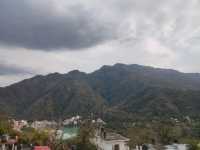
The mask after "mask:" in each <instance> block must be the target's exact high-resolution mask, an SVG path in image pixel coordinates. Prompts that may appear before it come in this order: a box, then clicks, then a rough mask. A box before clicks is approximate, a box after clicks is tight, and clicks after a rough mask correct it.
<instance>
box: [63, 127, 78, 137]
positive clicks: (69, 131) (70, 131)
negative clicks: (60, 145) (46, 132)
mask: <svg viewBox="0 0 200 150" xmlns="http://www.w3.org/2000/svg"><path fill="white" fill-rule="evenodd" d="M62 131H63V133H62V139H63V140H67V139H71V138H74V137H76V136H77V135H78V131H79V128H78V127H64V128H63V130H62Z"/></svg>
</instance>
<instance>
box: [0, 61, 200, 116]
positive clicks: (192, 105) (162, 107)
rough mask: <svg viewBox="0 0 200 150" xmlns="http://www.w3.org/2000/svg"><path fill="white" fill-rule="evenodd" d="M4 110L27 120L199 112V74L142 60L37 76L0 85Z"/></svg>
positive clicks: (172, 114) (174, 114) (192, 113)
mask: <svg viewBox="0 0 200 150" xmlns="http://www.w3.org/2000/svg"><path fill="white" fill-rule="evenodd" d="M0 108H1V109H0V112H1V113H6V114H8V115H9V116H12V117H15V118H22V119H31V120H34V119H38V120H40V119H58V118H65V117H69V116H73V115H77V114H79V115H81V116H89V115H91V114H93V115H96V116H101V117H103V118H104V117H107V118H119V119H121V118H130V119H134V118H153V117H161V118H162V117H172V116H176V117H181V116H191V117H199V114H200V74H198V73H182V72H179V71H176V70H172V69H160V68H154V67H149V66H141V65H137V64H132V65H125V64H115V65H113V66H103V67H101V68H100V69H99V70H96V71H94V72H92V73H84V72H80V71H78V70H74V71H71V72H68V73H67V74H60V73H52V74H49V75H46V76H43V75H37V76H35V77H33V78H30V79H26V80H23V81H21V82H19V83H16V84H13V85H10V86H7V87H1V88H0Z"/></svg>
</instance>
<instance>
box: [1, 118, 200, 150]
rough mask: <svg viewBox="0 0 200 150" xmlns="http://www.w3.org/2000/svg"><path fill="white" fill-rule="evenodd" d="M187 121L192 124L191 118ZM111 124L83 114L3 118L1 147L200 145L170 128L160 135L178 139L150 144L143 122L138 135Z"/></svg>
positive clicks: (168, 148)
mask: <svg viewBox="0 0 200 150" xmlns="http://www.w3.org/2000/svg"><path fill="white" fill-rule="evenodd" d="M4 119H5V118H4ZM187 119H188V120H187ZM170 120H171V123H174V124H176V126H177V127H178V126H180V125H181V124H183V122H181V121H179V120H178V119H177V118H170ZM185 121H187V123H191V120H190V119H189V117H186V120H185ZM123 125H124V124H123ZM109 126H110V125H109V124H108V123H107V122H105V121H104V120H103V119H101V118H96V119H94V118H93V119H91V118H83V117H81V116H79V115H77V116H74V117H71V118H67V119H64V120H62V121H61V120H59V121H48V120H40V121H28V120H15V119H8V120H1V121H0V150H86V149H88V150H193V147H195V146H196V147H200V143H198V142H195V140H194V141H193V142H192V141H191V143H190V142H186V143H184V142H183V143H182V142H181V143H180V142H179V141H178V140H179V139H175V137H174V136H175V135H170V134H172V133H170V132H174V131H170V130H169V128H163V129H160V131H159V132H160V134H163V135H160V136H161V137H160V138H162V140H163V141H164V140H169V139H170V138H171V139H173V138H174V139H173V140H174V141H168V143H167V141H166V143H165V142H159V143H158V141H156V140H157V139H151V142H149V143H148V140H147V138H148V136H149V135H142V134H152V133H150V131H147V132H144V130H147V129H146V128H145V127H143V128H141V127H140V126H143V125H141V122H134V123H132V128H135V130H133V131H134V132H135V133H133V134H135V135H131V134H125V133H124V132H121V131H120V130H116V129H114V128H112V126H110V127H109ZM149 126H150V125H149ZM127 128H130V127H128V126H127ZM142 130H143V131H142ZM176 130H179V128H176ZM133 131H131V130H130V132H133ZM143 132H144V133H143ZM175 134H180V133H178V132H177V133H175ZM170 136H171V137H170ZM133 137H134V138H135V139H134V138H133ZM140 138H143V139H140ZM145 138H146V139H145ZM180 138H181V137H180ZM160 140H161V139H160ZM149 141H150V140H149ZM195 143H196V145H194V144H195ZM80 146H81V149H80ZM84 147H85V148H84ZM83 148H84V149H83ZM195 150H196V149H195Z"/></svg>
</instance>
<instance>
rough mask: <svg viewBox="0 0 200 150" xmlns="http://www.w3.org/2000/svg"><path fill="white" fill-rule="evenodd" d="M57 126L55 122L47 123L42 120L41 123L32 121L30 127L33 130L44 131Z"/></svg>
mask: <svg viewBox="0 0 200 150" xmlns="http://www.w3.org/2000/svg"><path fill="white" fill-rule="evenodd" d="M56 126H57V123H56V122H55V121H47V120H43V121H34V122H33V123H32V124H31V127H32V128H34V129H37V130H39V129H45V128H55V127H56Z"/></svg>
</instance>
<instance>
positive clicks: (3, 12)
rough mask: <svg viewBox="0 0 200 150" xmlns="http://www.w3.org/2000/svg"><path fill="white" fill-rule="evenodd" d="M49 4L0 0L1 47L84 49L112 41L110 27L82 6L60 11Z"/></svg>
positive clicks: (21, 0)
mask: <svg viewBox="0 0 200 150" xmlns="http://www.w3.org/2000/svg"><path fill="white" fill-rule="evenodd" d="M48 2H49V3H48ZM52 2H53V0H50V1H46V0H43V1H38V0H35V1H33V0H14V1H13V0H0V43H1V44H4V45H9V46H14V47H24V48H28V49H41V50H51V49H61V48H66V49H83V48H88V47H92V46H95V45H97V44H99V43H102V42H104V41H107V40H109V39H112V38H113V36H114V35H113V32H112V30H113V27H111V26H110V25H108V24H107V25H106V24H104V23H103V22H101V21H100V20H98V18H97V17H96V16H95V15H94V14H92V13H91V12H90V11H88V10H87V9H86V8H85V7H84V6H82V5H77V6H75V5H73V6H66V8H65V9H64V10H61V9H60V8H55V7H54V4H51V3H52ZM55 6H56V4H55ZM56 9H57V10H56ZM62 11H63V12H62ZM111 28H112V30H111Z"/></svg>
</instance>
